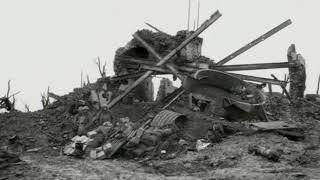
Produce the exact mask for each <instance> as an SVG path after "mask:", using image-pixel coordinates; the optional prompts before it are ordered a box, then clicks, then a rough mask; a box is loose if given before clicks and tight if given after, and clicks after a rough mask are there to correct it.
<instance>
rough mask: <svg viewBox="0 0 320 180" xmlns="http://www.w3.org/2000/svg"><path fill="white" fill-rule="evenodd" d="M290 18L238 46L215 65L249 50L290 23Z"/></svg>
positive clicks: (222, 63)
mask: <svg viewBox="0 0 320 180" xmlns="http://www.w3.org/2000/svg"><path fill="white" fill-rule="evenodd" d="M291 23H292V22H291V20H290V19H288V20H287V21H285V22H283V23H281V24H280V25H278V26H276V27H275V28H273V29H271V30H270V31H268V32H267V33H265V34H263V35H262V36H260V37H258V38H257V39H255V40H253V41H252V42H250V43H249V44H247V45H245V46H243V47H242V48H240V49H239V50H237V51H235V52H233V53H232V54H230V55H229V56H227V57H225V58H223V59H222V60H221V61H219V62H218V63H217V65H219V66H221V65H224V64H226V63H227V62H229V61H231V60H232V59H234V58H235V57H237V56H239V55H240V54H242V53H244V52H246V51H247V50H249V49H250V48H252V47H253V46H255V45H257V44H259V43H260V42H262V41H264V40H266V39H267V38H269V37H270V36H272V35H274V34H276V33H277V32H279V31H280V30H282V29H284V28H285V27H287V26H289V25H290V24H291Z"/></svg>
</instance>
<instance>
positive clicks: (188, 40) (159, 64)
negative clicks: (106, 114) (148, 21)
mask: <svg viewBox="0 0 320 180" xmlns="http://www.w3.org/2000/svg"><path fill="white" fill-rule="evenodd" d="M220 17H221V14H220V12H219V11H216V12H215V13H214V14H213V15H212V16H211V17H210V19H208V20H207V21H205V22H204V23H203V24H202V25H201V26H200V27H199V28H198V29H197V30H196V31H195V32H194V33H193V34H192V35H190V36H189V37H188V38H187V39H186V40H184V41H183V42H182V43H181V44H180V45H179V46H178V47H177V48H175V49H174V50H172V51H171V52H170V53H169V54H168V55H166V56H165V57H164V58H162V59H161V61H159V62H158V63H157V64H156V65H157V66H161V65H163V64H165V63H166V62H167V61H168V60H170V59H171V58H172V57H173V56H174V55H176V54H177V53H178V52H179V51H180V50H181V49H183V48H184V47H185V46H186V45H188V44H189V43H190V42H191V41H192V40H193V39H195V38H196V37H198V36H199V34H201V33H202V32H203V31H204V30H206V29H207V28H208V27H209V26H210V25H211V24H213V23H214V22H215V21H216V20H218V19H219V18H220ZM152 73H153V71H147V72H146V73H145V74H144V75H142V76H141V77H140V78H139V79H137V80H136V81H135V82H134V83H133V84H132V85H131V86H129V87H128V88H127V89H126V90H125V91H124V92H123V93H122V94H120V95H119V96H117V97H116V98H114V99H113V100H112V101H111V102H110V103H109V104H108V105H107V107H108V108H109V109H111V108H112V107H113V106H114V105H115V104H117V103H118V102H119V101H120V100H121V99H122V98H124V97H125V96H126V95H127V94H128V93H129V92H131V91H132V90H133V89H134V88H135V87H137V86H138V85H139V84H140V83H141V82H143V81H144V80H145V79H147V78H148V77H149V76H151V75H152Z"/></svg>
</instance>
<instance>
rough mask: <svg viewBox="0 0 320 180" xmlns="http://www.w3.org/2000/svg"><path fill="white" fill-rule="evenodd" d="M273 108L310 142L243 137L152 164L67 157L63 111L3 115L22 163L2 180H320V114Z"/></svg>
mask: <svg viewBox="0 0 320 180" xmlns="http://www.w3.org/2000/svg"><path fill="white" fill-rule="evenodd" d="M268 103H269V104H268V105H267V110H268V111H269V112H270V113H271V114H269V116H270V119H272V120H285V121H288V122H293V123H296V124H298V126H299V127H301V128H303V129H304V131H305V139H304V140H296V141H294V140H290V139H288V138H287V137H284V136H282V135H280V134H277V133H274V132H263V133H261V132H259V133H241V132H240V133H237V134H234V135H231V136H228V137H226V138H224V139H223V141H222V142H220V143H215V144H213V146H211V147H209V148H207V149H204V150H202V151H200V152H196V151H187V152H185V153H184V154H181V155H179V156H177V157H176V158H172V159H156V160H149V161H143V160H141V159H136V160H135V159H133V160H126V159H113V160H92V159H90V158H85V159H76V158H72V157H68V156H63V155H62V153H61V149H62V147H63V145H64V144H65V143H66V142H67V141H68V139H70V136H71V133H70V132H71V131H72V128H71V127H70V124H68V123H69V122H68V121H67V120H62V119H57V118H56V117H58V116H56V115H55V114H56V113H57V112H55V111H53V110H52V111H50V110H42V111H38V112H32V113H21V112H12V113H4V114H1V115H0V125H1V126H0V145H1V147H2V148H6V149H7V150H8V151H10V152H13V153H15V154H17V155H18V156H19V157H20V159H21V161H20V162H15V163H7V164H5V163H2V164H1V165H0V180H4V179H320V147H319V141H320V138H319V137H320V120H319V119H320V116H319V115H320V109H316V108H315V107H312V106H310V105H308V104H303V105H302V107H300V108H295V107H291V106H287V105H285V104H283V103H282V102H278V101H277V99H276V100H274V99H273V100H271V101H270V100H269V102H268ZM277 103H278V104H277ZM127 108H129V109H130V107H127ZM132 108H133V107H132ZM133 111H134V110H133ZM59 117H63V116H61V115H60V116H59ZM245 123H246V122H244V124H245ZM252 144H257V145H263V146H269V147H273V148H276V149H278V150H279V151H281V153H282V156H281V158H280V160H279V162H273V161H270V160H268V159H266V158H264V157H261V156H257V155H253V154H249V153H248V146H249V145H252ZM28 150H29V152H28ZM30 151H31V152H30Z"/></svg>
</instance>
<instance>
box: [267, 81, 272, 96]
mask: <svg viewBox="0 0 320 180" xmlns="http://www.w3.org/2000/svg"><path fill="white" fill-rule="evenodd" d="M268 89H269V93H270V95H272V85H271V83H268Z"/></svg>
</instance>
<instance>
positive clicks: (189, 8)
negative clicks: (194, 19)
mask: <svg viewBox="0 0 320 180" xmlns="http://www.w3.org/2000/svg"><path fill="white" fill-rule="evenodd" d="M190 11H191V0H189V4H188V27H187V30H188V31H189V29H190Z"/></svg>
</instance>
